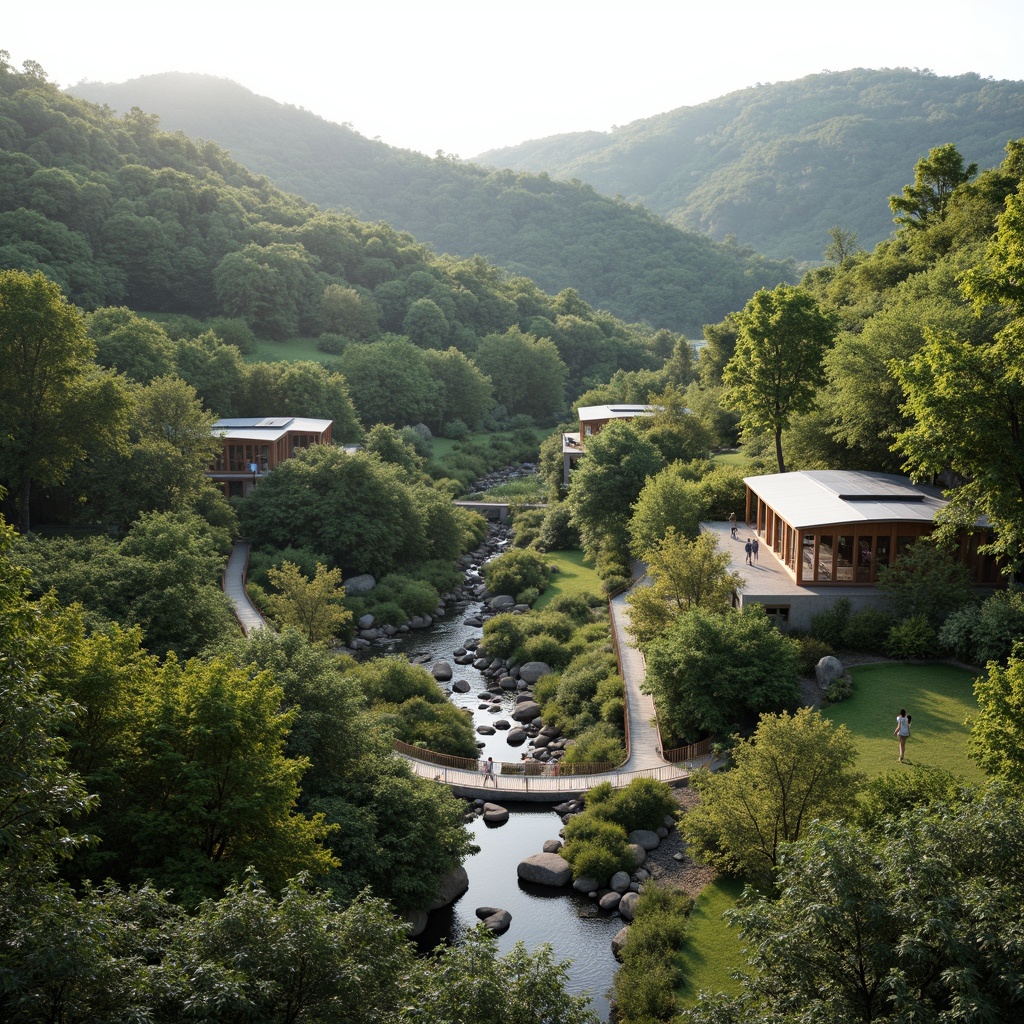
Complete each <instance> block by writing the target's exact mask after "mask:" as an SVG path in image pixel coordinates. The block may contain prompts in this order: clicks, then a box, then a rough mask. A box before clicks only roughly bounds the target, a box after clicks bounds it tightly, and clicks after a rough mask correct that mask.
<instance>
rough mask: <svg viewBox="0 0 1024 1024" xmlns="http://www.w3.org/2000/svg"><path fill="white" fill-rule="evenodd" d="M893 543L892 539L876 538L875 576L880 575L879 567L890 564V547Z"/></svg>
mask: <svg viewBox="0 0 1024 1024" xmlns="http://www.w3.org/2000/svg"><path fill="white" fill-rule="evenodd" d="M891 543H892V538H891V537H876V538H875V574H876V576H877V574H878V567H879V566H880V565H888V564H889V545H890V544H891Z"/></svg>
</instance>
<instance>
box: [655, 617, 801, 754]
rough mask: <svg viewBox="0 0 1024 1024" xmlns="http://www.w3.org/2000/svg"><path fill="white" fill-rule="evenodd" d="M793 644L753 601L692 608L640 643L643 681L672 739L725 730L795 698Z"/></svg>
mask: <svg viewBox="0 0 1024 1024" xmlns="http://www.w3.org/2000/svg"><path fill="white" fill-rule="evenodd" d="M797 651H798V648H797V644H796V641H795V640H793V639H791V638H790V637H788V636H786V635H785V634H784V633H780V632H779V631H778V630H777V629H776V628H775V627H774V626H773V625H772V624H771V623H770V622H769V621H768V617H767V616H766V615H765V614H764V609H763V608H762V607H761V606H760V605H750V606H748V607H746V608H744V609H743V610H742V611H741V612H728V613H727V614H725V615H722V614H720V613H718V612H708V611H705V610H703V609H701V608H694V609H690V610H689V611H686V612H684V613H683V614H682V615H680V616H679V617H678V618H677V619H676V620H675V622H673V623H672V624H671V625H670V626H669V627H668V628H667V629H666V630H665V632H664V633H663V634H662V636H660V637H658V638H657V639H656V640H654V641H653V642H652V643H650V644H648V646H647V650H646V651H645V652H644V653H645V654H646V656H647V681H646V684H645V685H646V686H647V687H649V689H650V692H651V693H652V694H654V699H655V702H656V703H657V705H658V716H659V718H660V719H662V720H663V721H664V722H665V724H666V725H667V726H668V727H669V728H670V729H672V730H673V732H674V733H675V735H676V736H677V737H679V738H680V739H682V740H690V741H695V740H699V739H703V738H704V737H705V736H707V735H709V734H710V735H712V736H727V735H729V734H730V733H732V732H734V731H735V729H736V728H737V725H738V724H740V723H741V722H750V721H751V720H756V719H757V716H758V715H759V714H761V713H763V712H768V711H781V710H784V709H786V708H791V707H795V706H796V705H797V704H798V703H799V699H800V690H799V687H798V685H797V679H798V678H799V675H800V669H799V658H798V654H797Z"/></svg>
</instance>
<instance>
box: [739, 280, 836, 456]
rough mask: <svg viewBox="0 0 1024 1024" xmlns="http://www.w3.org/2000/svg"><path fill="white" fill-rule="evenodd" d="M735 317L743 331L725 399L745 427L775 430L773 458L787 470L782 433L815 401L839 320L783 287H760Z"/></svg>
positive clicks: (798, 292) (804, 295) (806, 297)
mask: <svg viewBox="0 0 1024 1024" xmlns="http://www.w3.org/2000/svg"><path fill="white" fill-rule="evenodd" d="M733 320H734V322H735V324H736V326H737V327H738V329H739V334H738V337H737V339H736V349H735V352H734V353H733V355H732V358H731V359H730V360H729V362H728V363H727V364H726V366H725V370H724V372H723V375H722V378H723V381H724V382H725V384H726V387H727V392H726V397H727V400H728V401H730V402H732V403H733V405H735V406H736V407H737V408H738V409H739V411H740V417H741V419H740V422H741V424H742V427H743V429H744V430H745V431H747V430H749V431H762V430H768V431H771V432H772V433H773V434H774V437H775V458H776V461H777V462H778V467H779V472H780V473H784V472H785V471H786V463H785V460H784V459H783V455H782V432H783V430H785V429H786V427H788V426H789V422H790V418H791V417H792V416H793V415H794V414H795V413H799V412H807V411H809V410H810V409H811V408H812V407H813V405H814V399H815V396H816V394H817V390H818V388H819V386H820V385H821V384H822V382H823V371H822V358H823V356H824V354H825V351H826V349H827V348H828V345H829V344H830V342H831V341H832V337H833V334H834V331H835V319H834V317H833V316H832V315H831V314H829V313H826V312H824V311H823V310H822V309H821V308H820V307H819V305H818V303H817V302H816V301H815V299H814V298H813V296H811V295H810V294H809V293H807V292H805V291H802V290H801V289H799V288H793V287H790V286H789V285H779V287H778V288H775V289H774V290H772V291H767V290H765V289H762V290H761V291H759V292H758V293H757V294H756V295H755V296H754V297H753V298H752V299H751V300H750V301H749V302H748V303H747V304H746V306H744V307H743V310H742V311H741V312H739V313H737V314H735V315H734V317H733Z"/></svg>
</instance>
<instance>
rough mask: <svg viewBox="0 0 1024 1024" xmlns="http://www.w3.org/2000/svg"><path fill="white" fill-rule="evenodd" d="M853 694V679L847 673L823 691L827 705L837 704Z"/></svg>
mask: <svg viewBox="0 0 1024 1024" xmlns="http://www.w3.org/2000/svg"><path fill="white" fill-rule="evenodd" d="M851 693H853V677H852V676H850V675H849V674H847V673H844V674H843V675H841V676H840V677H839V678H838V679H835V680H833V681H832V683H831V684H829V686H828V688H827V689H826V690H825V700H827V701H828V702H829V704H838V703H840V701H844V700H846V698H847V697H849V696H850V694H851Z"/></svg>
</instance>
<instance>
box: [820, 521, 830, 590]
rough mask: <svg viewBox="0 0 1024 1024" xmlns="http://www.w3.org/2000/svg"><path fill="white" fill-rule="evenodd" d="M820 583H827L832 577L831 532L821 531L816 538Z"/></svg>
mask: <svg viewBox="0 0 1024 1024" xmlns="http://www.w3.org/2000/svg"><path fill="white" fill-rule="evenodd" d="M816 579H817V580H818V581H819V582H820V583H828V582H830V581H831V579H832V534H831V533H823V534H822V535H821V536H820V537H819V538H818V575H817V577H816Z"/></svg>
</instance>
